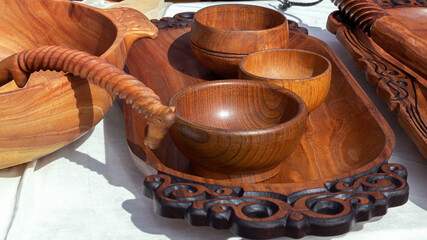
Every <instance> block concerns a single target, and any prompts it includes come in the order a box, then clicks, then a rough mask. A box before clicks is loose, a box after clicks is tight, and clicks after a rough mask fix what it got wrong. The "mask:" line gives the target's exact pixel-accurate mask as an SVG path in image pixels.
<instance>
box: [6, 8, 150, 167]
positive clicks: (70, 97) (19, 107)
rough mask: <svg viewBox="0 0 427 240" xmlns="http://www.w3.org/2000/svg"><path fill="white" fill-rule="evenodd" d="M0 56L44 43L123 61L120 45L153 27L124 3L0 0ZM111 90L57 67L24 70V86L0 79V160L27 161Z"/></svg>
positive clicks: (98, 111) (94, 115) (54, 144)
mask: <svg viewBox="0 0 427 240" xmlns="http://www.w3.org/2000/svg"><path fill="white" fill-rule="evenodd" d="M0 6H1V7H0V13H1V14H0V33H1V34H0V36H1V37H0V46H1V47H0V60H3V59H5V58H6V57H8V56H10V55H12V54H15V53H18V52H21V51H23V50H26V49H32V48H36V47H41V46H45V45H60V46H66V47H69V48H73V49H78V50H82V51H85V52H88V53H90V54H92V55H96V56H100V57H101V58H102V59H103V60H107V61H108V62H110V63H112V64H114V65H115V66H118V67H119V68H123V66H124V62H125V60H126V56H127V51H128V49H129V48H130V47H131V45H132V43H133V42H134V41H135V40H137V39H139V38H142V37H155V36H156V35H157V28H156V27H155V26H154V25H153V24H151V23H150V22H149V21H148V19H147V18H146V17H145V16H144V15H143V14H141V13H140V12H138V11H136V10H132V9H125V8H120V9H108V10H100V9H96V8H92V7H88V6H86V5H81V4H78V3H74V2H70V1H53V0H38V1H32V0H20V1H15V0H0ZM112 97H113V95H112V94H110V93H109V92H107V91H106V90H104V89H102V88H101V87H98V86H96V85H94V84H93V83H92V82H88V81H87V80H86V79H82V78H78V77H74V76H72V75H70V74H65V73H64V72H50V71H49V72H39V73H34V74H32V75H31V78H30V80H29V82H28V84H27V86H25V87H24V88H22V89H21V88H18V87H17V86H16V84H15V83H14V82H9V83H7V84H5V83H3V84H2V83H1V81H0V168H5V167H9V166H13V165H17V164H20V163H24V162H28V161H31V160H33V159H36V158H38V157H40V156H43V155H46V154H48V153H50V152H53V151H55V150H57V149H59V148H61V147H63V146H65V145H67V144H69V143H70V142H72V141H74V140H76V139H77V138H79V137H80V136H82V135H83V134H84V133H86V132H87V131H88V130H90V129H91V128H92V127H93V126H95V125H96V124H97V123H98V122H99V121H100V120H101V119H102V118H103V117H104V115H105V114H106V113H107V111H108V110H109V109H110V107H111V105H112Z"/></svg>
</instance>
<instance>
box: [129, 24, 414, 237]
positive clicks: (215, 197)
mask: <svg viewBox="0 0 427 240" xmlns="http://www.w3.org/2000/svg"><path fill="white" fill-rule="evenodd" d="M178 17H182V16H178ZM174 20H175V21H171V25H170V28H169V27H165V24H164V23H165V22H168V21H170V20H167V19H165V20H163V21H161V22H162V24H159V26H161V27H162V28H163V29H165V30H161V31H160V33H159V35H160V36H159V38H158V39H156V40H149V39H142V40H140V41H138V42H136V43H135V44H134V47H133V48H132V50H131V51H130V53H129V58H128V62H127V66H128V70H129V72H130V73H132V74H133V75H135V76H136V77H137V78H138V79H141V81H143V82H144V83H145V84H146V85H147V86H149V87H150V88H152V89H153V90H154V91H155V92H156V93H158V95H159V96H160V98H161V100H162V102H163V103H166V102H167V101H168V99H169V98H170V96H172V95H173V94H174V93H175V92H177V91H179V90H180V89H182V88H184V87H187V86H189V85H193V84H195V83H200V82H205V81H209V80H214V79H215V78H216V77H215V75H213V73H212V72H211V71H210V70H208V69H206V68H204V67H203V66H201V64H200V63H199V62H198V61H197V60H196V59H194V56H193V55H192V53H191V51H190V33H189V31H190V29H189V28H177V29H175V26H177V23H181V22H180V21H181V20H180V19H176V18H175V19H174ZM182 23H185V22H184V21H183V22H182ZM166 25H167V24H166ZM166 29H167V30H166ZM289 47H291V48H296V49H304V50H308V51H313V52H316V53H318V54H320V55H322V56H324V57H326V58H327V59H328V60H329V61H330V62H331V65H332V82H331V89H330V91H329V94H328V96H327V97H326V100H325V102H324V104H322V105H321V106H320V107H319V108H317V109H316V110H314V111H313V112H311V113H310V115H309V117H308V122H307V125H306V128H305V134H304V135H303V137H302V141H301V142H300V144H299V146H298V147H297V149H296V150H295V151H294V152H293V153H292V154H291V155H290V156H289V157H288V158H287V159H286V161H284V164H282V165H281V166H280V172H279V173H278V174H277V175H276V176H275V177H273V178H270V179H268V180H266V181H263V182H259V183H242V182H241V181H239V180H237V179H229V180H216V179H212V178H208V177H199V176H197V175H195V174H194V173H193V172H192V169H191V168H190V167H189V160H188V159H187V158H186V157H185V156H183V154H182V153H181V152H180V151H178V150H177V148H176V146H175V144H174V143H173V141H172V140H171V138H170V136H167V137H166V139H165V141H163V142H162V144H161V146H160V147H159V149H157V150H154V151H152V150H150V149H149V148H147V147H146V146H145V145H144V144H143V141H144V129H145V127H146V121H145V119H144V118H143V117H140V116H138V115H137V114H136V111H135V110H133V109H132V108H131V107H130V106H128V105H126V104H124V112H125V123H126V134H127V141H128V145H129V148H130V149H131V152H132V156H134V157H135V158H134V161H135V164H136V165H137V167H138V168H139V169H140V170H141V171H142V172H143V173H145V174H148V175H149V174H154V175H152V176H149V177H147V178H146V180H145V184H144V185H145V188H144V189H145V194H146V195H147V196H150V197H152V198H153V201H155V203H154V205H155V206H156V207H155V211H156V212H157V213H158V214H160V215H162V216H165V217H171V218H184V217H185V218H186V219H187V221H188V222H189V223H190V224H192V225H196V226H201V225H203V226H205V225H208V226H211V227H214V228H217V229H230V230H231V231H232V232H234V233H235V234H237V235H239V236H242V237H247V238H274V237H279V236H291V237H302V236H305V235H307V234H312V235H325V234H328V235H337V234H342V233H344V232H347V231H349V229H350V227H351V226H352V225H353V224H354V222H356V221H363V220H367V219H369V218H370V217H372V216H379V215H383V214H385V213H386V209H387V208H388V207H391V206H398V205H401V204H403V203H405V202H406V201H407V196H408V185H407V183H406V181H405V176H406V175H405V174H406V171H405V169H404V168H403V167H402V166H398V165H395V164H385V163H386V162H387V159H388V157H389V156H390V154H391V152H392V150H393V147H394V135H393V132H392V130H391V129H390V127H389V126H388V125H387V123H386V121H385V120H384V119H383V118H382V116H381V115H380V114H379V113H378V111H377V110H376V108H375V107H374V105H373V104H372V103H371V102H370V100H369V98H368V97H367V96H366V95H365V93H364V92H363V90H362V89H361V88H360V87H359V85H358V84H357V83H356V81H355V80H354V79H353V78H352V76H351V74H350V73H349V72H348V71H347V70H346V68H345V66H344V65H343V64H342V63H341V61H340V60H339V59H338V58H337V56H336V55H335V54H334V53H333V52H332V50H331V49H330V48H329V47H328V46H327V45H326V44H325V43H323V42H322V41H320V40H318V39H315V38H313V37H310V36H307V35H305V34H302V33H298V32H295V31H291V33H290V38H289ZM141 56H146V58H141ZM150 57H151V58H150ZM148 69H157V70H156V71H153V70H148ZM383 164H384V165H383ZM355 201H357V202H358V204H354V202H355ZM255 225H256V226H257V228H256V229H254V228H253V226H255Z"/></svg>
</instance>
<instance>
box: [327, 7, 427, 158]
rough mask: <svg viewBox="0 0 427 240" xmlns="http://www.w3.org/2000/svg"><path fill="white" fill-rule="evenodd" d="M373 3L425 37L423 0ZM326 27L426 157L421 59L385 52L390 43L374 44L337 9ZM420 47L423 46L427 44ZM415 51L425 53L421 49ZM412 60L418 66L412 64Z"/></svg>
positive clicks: (426, 84)
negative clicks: (398, 57)
mask: <svg viewBox="0 0 427 240" xmlns="http://www.w3.org/2000/svg"><path fill="white" fill-rule="evenodd" d="M377 4H378V6H376V8H379V7H381V8H383V9H384V10H382V11H383V12H385V13H386V14H388V16H387V18H388V19H389V18H393V19H394V21H397V22H398V23H399V24H401V25H402V26H404V28H405V29H407V30H408V31H410V32H411V36H414V35H415V36H417V37H418V38H420V39H424V41H425V40H426V39H427V27H426V26H427V25H426V24H425V23H426V21H427V16H426V14H425V11H426V9H427V8H426V6H427V4H426V1H425V0H420V1H415V0H410V1H406V2H401V1H394V0H393V1H377ZM365 5H366V4H365ZM361 6H362V7H363V5H361ZM362 10H363V9H362ZM366 11H367V10H366ZM328 30H329V31H330V32H332V33H334V34H336V36H337V39H338V40H339V41H340V42H341V43H342V44H343V45H344V47H345V48H346V49H347V51H348V52H349V54H350V55H351V57H352V58H353V59H354V60H355V61H356V62H357V65H358V67H359V68H360V69H362V70H363V71H364V72H365V73H366V76H367V81H368V82H370V83H372V84H373V85H375V86H376V87H377V93H378V95H379V96H380V97H381V98H382V99H383V100H384V101H385V102H386V103H387V104H388V105H389V109H390V111H393V112H395V113H397V115H398V120H399V123H400V125H401V126H402V127H403V129H404V130H405V131H406V132H407V133H408V135H409V136H410V137H411V139H412V141H414V143H415V144H416V145H417V147H418V149H419V150H420V152H421V153H422V154H423V156H424V157H426V158H427V80H426V79H425V78H423V77H422V76H421V75H419V74H417V72H421V70H426V69H427V68H426V63H425V61H424V64H423V63H422V61H420V60H417V58H413V57H411V56H407V57H405V59H406V60H405V61H402V59H400V60H398V59H396V58H394V57H393V56H392V54H393V55H396V54H397V53H396V52H394V53H392V52H389V48H390V46H386V45H381V46H379V45H377V43H376V41H374V39H373V38H372V37H370V36H369V35H368V34H367V33H365V32H363V29H360V28H359V27H357V26H354V25H352V24H350V23H349V22H348V19H347V18H346V17H344V16H343V15H342V14H341V13H340V12H338V11H336V12H333V13H331V14H330V16H329V19H328ZM395 35H396V36H395V38H405V39H410V38H409V37H408V38H407V32H400V33H398V34H395ZM380 44H381V42H380ZM401 45H402V48H404V49H408V50H409V49H410V48H409V47H407V46H406V45H405V44H404V43H401ZM383 47H385V48H383ZM422 47H423V48H424V49H427V45H423V46H422ZM395 49H398V48H395ZM400 49H401V48H400ZM424 51H426V50H424ZM418 53H421V55H422V56H423V57H424V58H426V57H427V53H422V50H421V51H418ZM405 54H406V53H405ZM408 63H410V64H408ZM413 64H416V65H418V67H419V68H421V69H416V68H413V66H412V65H413Z"/></svg>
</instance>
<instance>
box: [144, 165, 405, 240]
mask: <svg viewBox="0 0 427 240" xmlns="http://www.w3.org/2000/svg"><path fill="white" fill-rule="evenodd" d="M376 171H377V172H376V173H365V174H362V175H360V176H357V177H351V178H348V179H343V180H339V181H335V182H330V183H327V184H325V188H323V189H307V190H305V191H301V192H296V193H293V194H291V195H289V196H285V195H282V194H280V193H274V192H251V191H248V192H247V191H245V189H244V188H241V187H226V186H217V185H210V184H204V183H199V182H192V181H189V180H185V179H181V178H178V177H174V176H170V175H167V174H164V173H159V174H157V175H152V176H149V177H147V178H146V179H145V182H144V186H145V188H144V189H145V194H146V195H147V196H149V197H152V198H153V199H154V200H155V201H156V203H157V204H156V205H157V206H158V208H157V209H156V210H158V213H159V214H160V215H162V216H165V217H171V218H185V219H186V220H187V221H188V222H189V223H190V224H193V225H205V226H212V227H213V228H216V229H230V230H231V231H232V232H234V233H235V234H237V235H240V236H242V237H249V238H274V237H279V236H290V237H297V238H299V237H303V236H305V235H307V234H312V235H336V234H342V233H345V232H347V231H349V230H350V228H351V226H352V223H354V221H362V220H367V219H369V218H370V217H372V216H379V215H383V214H385V213H386V211H387V207H392V206H398V205H401V204H403V203H405V202H406V201H407V199H408V185H407V183H406V174H407V172H406V169H405V168H404V167H403V166H401V165H397V164H384V165H382V166H380V167H379V168H378V169H376Z"/></svg>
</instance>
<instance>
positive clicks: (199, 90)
mask: <svg viewBox="0 0 427 240" xmlns="http://www.w3.org/2000/svg"><path fill="white" fill-rule="evenodd" d="M169 105H174V106H176V113H177V115H178V116H179V117H182V118H184V119H186V120H187V121H190V122H192V123H196V124H199V125H203V126H207V127H212V128H219V129H226V130H250V129H262V128H269V127H273V126H276V125H278V124H281V123H284V122H287V121H289V120H290V119H292V118H294V117H295V116H296V115H297V113H298V112H299V110H300V107H301V106H300V105H301V102H299V101H298V100H297V98H296V96H295V95H293V94H291V93H289V92H288V91H287V90H284V89H282V88H278V87H275V86H273V85H269V84H264V83H258V82H252V81H233V82H227V81H222V82H221V81H219V82H211V83H206V84H199V85H195V86H191V87H188V88H186V89H183V90H182V91H180V92H178V93H177V94H176V95H175V96H173V97H172V98H171V101H170V103H169ZM189 106H191V107H189Z"/></svg>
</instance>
